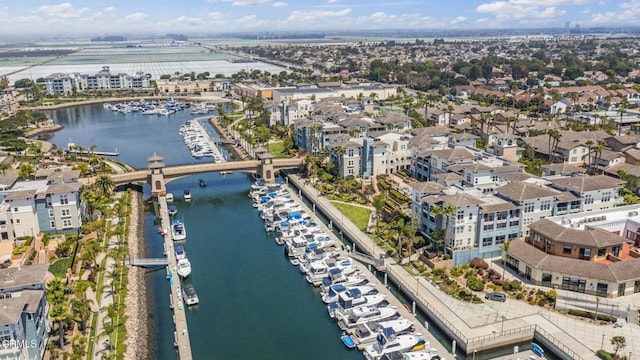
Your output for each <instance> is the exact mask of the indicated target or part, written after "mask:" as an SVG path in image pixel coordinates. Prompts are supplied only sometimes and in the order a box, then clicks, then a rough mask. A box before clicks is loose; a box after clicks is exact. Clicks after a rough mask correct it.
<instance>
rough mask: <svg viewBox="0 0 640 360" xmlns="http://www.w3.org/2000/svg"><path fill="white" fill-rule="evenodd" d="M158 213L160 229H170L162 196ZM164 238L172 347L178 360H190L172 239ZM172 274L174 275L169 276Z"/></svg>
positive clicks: (170, 237) (189, 345) (189, 348)
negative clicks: (171, 320)
mask: <svg viewBox="0 0 640 360" xmlns="http://www.w3.org/2000/svg"><path fill="white" fill-rule="evenodd" d="M158 211H159V215H160V217H161V219H162V228H163V229H171V218H170V216H169V210H168V207H167V201H166V199H165V197H164V196H161V197H159V198H158ZM163 237H164V251H165V254H166V255H167V260H168V262H169V265H167V269H166V272H167V279H168V280H169V284H170V286H171V294H169V300H170V304H171V305H170V306H171V309H172V311H173V323H174V324H175V327H176V330H175V331H174V333H173V335H174V345H175V347H176V348H177V352H178V359H180V360H191V359H193V356H192V355H191V342H190V340H189V328H188V327H187V315H186V313H185V307H186V305H183V304H182V294H181V291H182V286H181V282H180V277H179V276H178V275H177V274H176V272H175V269H176V263H177V260H176V255H175V252H174V250H173V237H172V235H171V231H168V232H166V234H164V235H163ZM170 274H174V275H172V276H171V275H170Z"/></svg>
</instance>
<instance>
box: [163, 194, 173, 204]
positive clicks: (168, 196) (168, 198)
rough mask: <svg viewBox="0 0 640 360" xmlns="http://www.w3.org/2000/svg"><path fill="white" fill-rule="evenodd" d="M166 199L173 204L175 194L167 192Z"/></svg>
mask: <svg viewBox="0 0 640 360" xmlns="http://www.w3.org/2000/svg"><path fill="white" fill-rule="evenodd" d="M165 199H166V200H167V203H169V204H171V203H172V202H173V194H172V193H167V195H165Z"/></svg>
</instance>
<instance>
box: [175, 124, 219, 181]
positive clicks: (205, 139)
mask: <svg viewBox="0 0 640 360" xmlns="http://www.w3.org/2000/svg"><path fill="white" fill-rule="evenodd" d="M200 119H201V118H196V119H193V120H189V121H187V122H185V123H184V124H183V125H181V126H180V130H179V133H180V135H182V137H183V139H184V143H185V145H187V148H188V149H189V151H190V152H191V156H193V157H194V158H196V159H199V158H203V157H210V158H212V159H213V162H215V163H219V162H225V159H224V156H222V153H221V152H220V149H218V146H217V144H216V142H215V141H214V140H213V139H212V138H211V135H209V133H208V132H207V130H206V129H205V128H204V127H203V126H202V124H201V123H200ZM200 186H203V185H202V182H201V183H200ZM205 186H206V183H205Z"/></svg>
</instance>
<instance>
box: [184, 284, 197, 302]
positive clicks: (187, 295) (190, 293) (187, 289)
mask: <svg viewBox="0 0 640 360" xmlns="http://www.w3.org/2000/svg"><path fill="white" fill-rule="evenodd" d="M182 298H183V301H184V303H185V304H187V305H196V304H198V303H199V302H200V299H198V294H197V293H196V289H195V288H194V287H193V285H191V284H185V285H184V286H183V287H182Z"/></svg>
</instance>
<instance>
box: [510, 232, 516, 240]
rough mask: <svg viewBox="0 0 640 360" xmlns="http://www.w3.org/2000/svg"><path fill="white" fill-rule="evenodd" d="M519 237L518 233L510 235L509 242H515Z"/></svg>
mask: <svg viewBox="0 0 640 360" xmlns="http://www.w3.org/2000/svg"><path fill="white" fill-rule="evenodd" d="M517 237H518V234H517V233H513V234H509V240H513V239H515V238H517Z"/></svg>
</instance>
